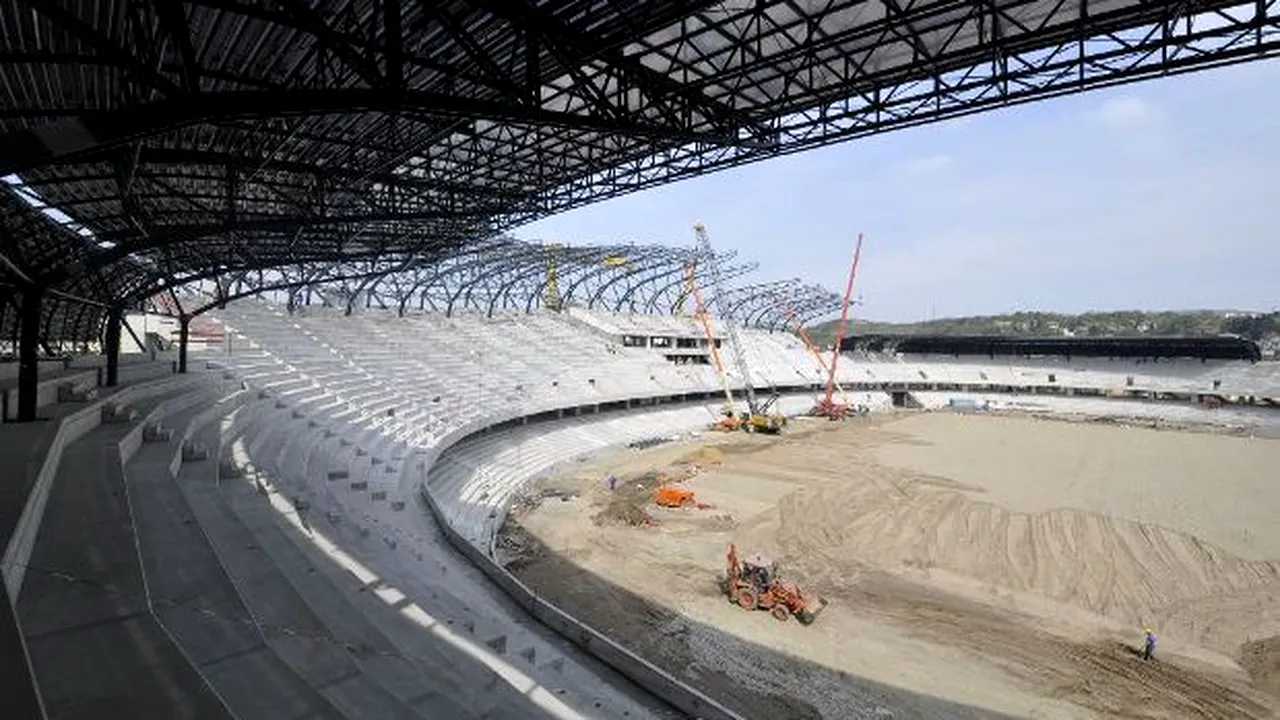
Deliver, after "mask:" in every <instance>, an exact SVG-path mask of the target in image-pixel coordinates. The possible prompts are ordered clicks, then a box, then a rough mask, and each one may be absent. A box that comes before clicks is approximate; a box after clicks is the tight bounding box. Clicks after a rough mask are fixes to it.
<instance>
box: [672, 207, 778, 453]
mask: <svg viewBox="0 0 1280 720" xmlns="http://www.w3.org/2000/svg"><path fill="white" fill-rule="evenodd" d="M693 232H694V236H695V237H697V239H698V246H699V248H700V249H701V250H702V256H703V257H704V258H706V261H707V267H708V270H709V271H710V275H711V284H712V287H713V288H714V289H715V293H716V294H715V297H714V298H712V300H713V301H714V302H715V303H716V306H717V307H716V309H717V310H718V311H719V313H718V314H719V316H720V323H721V324H722V325H723V326H724V333H725V339H726V340H728V342H729V350H730V352H732V353H733V361H734V365H736V366H737V369H738V374H739V375H740V376H741V377H742V389H743V391H744V394H745V395H746V400H747V412H745V413H742V414H740V415H739V416H738V417H737V418H736V421H737V422H736V425H735V427H734V428H733V429H737V428H742V429H744V430H746V431H747V432H764V433H778V432H781V431H782V428H783V427H784V426H785V425H786V424H787V416H786V415H783V414H782V413H776V412H775V413H770V412H769V410H770V408H772V407H773V403H774V402H775V401H777V399H778V396H777V394H776V393H775V394H774V395H773V396H772V397H770V398H769V399H768V400H766V401H764V402H763V403H762V402H760V401H759V400H758V399H757V397H756V389H755V386H754V385H752V381H751V367H750V366H749V365H748V364H747V356H746V353H745V352H744V351H743V348H742V342H741V340H739V338H738V331H737V328H736V327H735V326H734V324H733V323H732V322H730V321H729V318H728V313H726V312H725V307H724V302H725V301H724V297H725V292H724V282H723V279H722V278H721V275H720V263H719V262H717V261H716V256H715V253H714V252H713V251H712V249H711V238H710V237H709V236H708V235H707V228H706V226H705V225H703V224H702V223H695V224H694V226H693ZM725 384H726V387H727V386H728V381H727V380H726V381H725Z"/></svg>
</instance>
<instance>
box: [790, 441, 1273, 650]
mask: <svg viewBox="0 0 1280 720" xmlns="http://www.w3.org/2000/svg"><path fill="white" fill-rule="evenodd" d="M877 475H879V476H881V477H877ZM883 475H884V469H882V468H881V469H878V470H877V469H876V468H873V467H867V466H863V467H862V468H860V469H859V470H858V471H857V472H856V473H855V477H852V478H846V479H843V480H841V481H839V482H829V483H822V484H816V485H813V486H811V487H809V488H807V489H806V490H805V491H802V492H798V493H794V494H792V495H789V496H787V497H785V498H783V499H782V501H781V503H780V506H779V516H778V522H779V527H778V531H777V535H776V537H777V542H778V544H779V546H780V547H781V549H783V550H784V551H785V552H787V553H788V554H790V555H794V556H796V557H804V556H805V554H806V553H813V552H815V551H816V552H818V553H820V554H821V555H823V556H829V557H843V558H847V559H850V560H855V561H858V562H861V563H864V564H866V565H869V566H872V567H876V568H881V569H885V570H890V571H895V570H900V569H902V568H915V569H935V568H936V569H939V570H945V571H948V572H950V573H954V574H955V575H957V576H963V577H965V578H970V579H972V580H974V581H976V582H978V583H981V584H985V585H989V586H994V587H997V588H1002V589H1006V590H1012V591H1016V592H1025V593H1034V594H1036V595H1041V596H1045V597H1048V598H1052V599H1053V600H1055V601H1057V602H1060V603H1065V604H1068V605H1073V606H1076V607H1079V608H1081V609H1083V610H1087V611H1089V612H1091V613H1096V614H1099V615H1103V616H1106V617H1108V618H1111V619H1114V620H1117V621H1120V622H1122V623H1125V624H1127V625H1128V626H1130V627H1142V626H1143V625H1144V624H1149V623H1152V622H1154V621H1156V619H1157V618H1161V617H1164V616H1168V615H1170V614H1171V613H1172V612H1173V611H1175V610H1183V611H1185V610H1186V609H1187V605H1186V604H1187V603H1195V602H1203V601H1204V600H1205V599H1206V598H1214V597H1235V596H1237V595H1238V594H1239V593H1242V592H1248V591H1250V590H1252V589H1262V588H1266V589H1267V591H1268V594H1270V593H1271V592H1274V593H1276V594H1277V595H1280V584H1277V583H1280V564H1278V563H1275V562H1252V561H1246V560H1242V559H1240V558H1239V557H1236V556H1234V555H1232V554H1230V553H1228V552H1226V551H1224V550H1222V549H1221V548H1218V547H1214V546H1212V545H1210V544H1208V543H1206V542H1203V541H1202V540H1200V539H1199V538H1196V537H1194V536H1192V535H1189V534H1186V533H1181V532H1177V531H1174V530H1170V529H1167V528H1163V527H1158V526H1154V525H1149V524H1144V523H1136V522H1130V521H1126V520H1119V519H1116V518H1111V517H1107V516H1104V515H1101V514H1098V513H1091V512H1085V511H1081V510H1075V509H1059V510H1053V511H1050V512H1042V513H1020V512H1014V511H1011V510H1008V509H1006V508H1003V507H1000V506H996V505H993V504H990V503H987V502H981V501H978V500H974V499H972V498H971V497H970V496H968V495H966V494H964V493H962V492H957V491H955V490H951V489H948V488H945V487H938V486H937V484H936V483H935V482H934V481H932V480H929V481H926V482H919V481H916V480H914V479H911V478H906V477H904V478H900V479H889V480H886V479H883ZM1268 586H1270V587H1268ZM1195 619H1196V618H1194V617H1192V618H1189V619H1188V622H1186V623H1185V624H1186V626H1187V627H1186V629H1187V630H1188V631H1189V632H1195V631H1194V630H1193V629H1192V627H1193V626H1194V625H1195ZM1220 619H1221V620H1224V621H1225V620H1227V618H1220ZM1257 621H1258V616H1257V615H1254V616H1252V617H1250V618H1248V620H1247V622H1257ZM1235 622H1236V623H1237V624H1240V623H1242V622H1246V619H1245V618H1242V617H1237V618H1236V619H1235ZM1268 625H1276V627H1274V628H1273V631H1274V632H1275V633H1280V624H1278V623H1276V622H1275V619H1272V620H1271V621H1270V622H1269V623H1268ZM1260 629H1262V628H1257V627H1256V626H1255V627H1254V630H1255V631H1257V630H1260ZM1166 632H1167V631H1166ZM1215 632H1217V633H1218V637H1219V638H1220V640H1221V642H1219V643H1213V644H1215V645H1218V647H1217V649H1219V650H1221V651H1224V652H1227V653H1228V654H1234V652H1235V650H1236V648H1237V647H1238V644H1239V643H1238V642H1233V638H1229V637H1227V636H1224V635H1222V633H1221V629H1220V628H1217V629H1215ZM1199 634H1200V635H1201V636H1200V637H1194V638H1188V639H1195V640H1198V641H1205V640H1210V641H1211V640H1213V639H1214V638H1211V637H1208V636H1207V635H1205V632H1204V631H1202V632H1200V633H1199ZM1224 644H1225V646H1223V645H1224Z"/></svg>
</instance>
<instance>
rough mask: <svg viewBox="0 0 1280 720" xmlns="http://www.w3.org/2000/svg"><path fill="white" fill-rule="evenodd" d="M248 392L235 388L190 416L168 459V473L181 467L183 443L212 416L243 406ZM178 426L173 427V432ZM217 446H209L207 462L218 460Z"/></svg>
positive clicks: (175, 473)
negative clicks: (170, 457)
mask: <svg viewBox="0 0 1280 720" xmlns="http://www.w3.org/2000/svg"><path fill="white" fill-rule="evenodd" d="M249 398H250V393H249V392H248V391H245V390H237V391H235V392H232V393H230V394H229V395H226V396H224V397H222V398H220V399H219V400H218V402H216V403H213V404H211V405H210V406H209V407H208V408H206V409H204V410H201V411H200V412H198V413H196V414H195V415H193V416H192V417H191V420H190V421H189V422H188V423H187V425H186V427H184V428H181V430H182V433H181V436H180V437H179V438H178V448H177V450H176V451H174V454H173V459H172V460H170V461H169V474H170V475H172V476H173V477H177V476H178V470H179V469H180V468H181V467H182V447H183V445H185V444H186V443H187V442H188V441H189V440H191V438H192V437H193V436H195V434H196V432H197V431H198V430H199V429H200V428H202V427H204V426H205V425H207V424H209V423H210V422H213V420H214V418H216V417H220V416H222V415H225V414H227V413H229V412H231V410H232V409H234V408H238V407H241V406H243V405H244V404H245V403H247V402H248V401H249ZM177 431H178V428H174V434H175V435H176V434H178V433H177ZM218 451H219V448H216V447H211V448H209V462H214V463H216V462H218Z"/></svg>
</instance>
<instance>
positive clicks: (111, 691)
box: [17, 394, 232, 720]
mask: <svg viewBox="0 0 1280 720" xmlns="http://www.w3.org/2000/svg"><path fill="white" fill-rule="evenodd" d="M173 396H174V395H172V394H171V395H168V396H163V395H162V396H158V397H153V398H150V399H149V400H146V401H142V402H139V403H137V404H135V409H137V410H139V411H140V412H142V413H144V414H145V413H146V412H148V411H149V410H151V409H152V408H154V407H155V406H157V405H159V404H160V402H162V401H163V400H165V399H166V398H167V397H173ZM135 427H136V425H134V426H130V425H125V424H121V425H105V426H100V427H98V428H96V429H94V430H92V431H90V432H88V433H87V434H85V435H84V436H83V437H81V438H80V439H79V440H77V441H75V442H73V443H71V444H70V445H69V446H68V447H67V448H66V450H65V452H64V454H63V458H62V462H61V464H60V465H59V470H58V473H57V479H56V483H55V484H54V486H53V488H52V490H51V492H50V495H49V501H48V505H47V506H46V509H45V515H44V519H43V522H42V524H41V527H40V532H39V535H38V536H37V539H36V544H35V547H34V549H33V552H32V554H31V559H30V561H29V562H30V566H31V567H30V569H29V570H28V572H27V575H26V580H25V582H24V584H23V589H22V592H21V594H20V595H19V597H18V603H17V611H18V616H19V619H20V622H21V624H22V628H23V633H24V634H25V635H26V639H27V649H28V652H29V653H30V657H31V664H32V668H33V670H34V672H35V676H36V680H37V683H38V685H39V687H40V693H41V697H42V699H43V701H44V704H45V708H46V712H47V713H48V717H49V718H53V719H57V720H63V719H68V718H85V720H91V719H92V720H99V719H111V718H122V719H123V718H193V719H194V718H231V717H232V715H231V713H230V712H229V711H228V710H227V708H226V707H225V706H224V705H223V704H222V702H221V701H220V699H219V698H218V696H217V695H216V694H215V692H214V691H213V689H212V688H211V687H210V686H209V684H208V683H207V682H206V681H205V680H204V678H202V677H201V675H200V673H199V671H198V670H197V669H196V668H195V667H194V666H193V665H192V664H191V661H190V658H188V657H187V656H186V655H185V654H184V653H183V652H182V650H181V649H180V648H179V647H178V646H177V645H176V644H175V643H174V642H173V638H172V637H171V636H170V635H169V634H168V633H167V632H166V631H165V630H164V628H163V627H162V626H161V625H160V623H158V622H157V621H156V619H155V618H154V617H153V616H152V614H151V612H150V610H149V604H148V601H147V595H146V584H145V581H144V578H143V573H142V567H141V562H140V558H139V555H138V548H137V545H136V535H135V532H134V516H133V513H132V512H131V510H130V508H129V503H128V498H127V494H126V491H125V481H124V474H123V468H122V467H121V465H120V450H119V443H120V442H121V440H123V439H124V438H125V436H126V435H127V434H128V433H129V432H130V430H131V429H133V428H135Z"/></svg>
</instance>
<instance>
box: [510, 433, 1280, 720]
mask: <svg viewBox="0 0 1280 720" xmlns="http://www.w3.org/2000/svg"><path fill="white" fill-rule="evenodd" d="M691 463H692V464H696V465H697V466H698V467H699V468H700V469H701V472H699V473H698V474H697V475H696V476H694V477H693V478H692V479H690V480H688V481H687V483H686V484H687V486H688V487H689V488H690V489H692V490H693V491H694V492H695V493H696V496H697V499H698V500H699V501H701V502H704V503H709V504H710V505H712V506H713V507H711V508H706V509H693V508H685V509H680V510H669V509H664V508H658V507H655V506H654V505H652V504H651V503H647V502H646V500H647V497H648V488H649V487H650V486H652V484H653V482H654V480H653V478H652V477H649V478H645V477H644V474H645V473H651V472H653V471H660V472H663V471H667V472H671V471H676V470H678V469H679V468H681V467H687V466H688V465H689V464H691ZM611 473H612V474H615V475H617V476H619V477H620V478H622V479H623V481H622V482H621V483H620V484H619V486H618V487H617V489H615V490H610V489H609V488H608V484H607V482H605V480H604V479H605V478H606V477H607V476H608V475H609V474H611ZM541 487H542V489H544V490H547V489H550V490H565V489H569V490H576V491H578V492H579V493H580V494H578V495H577V496H576V497H572V498H568V499H559V498H557V499H554V500H553V499H548V500H545V501H543V502H541V503H540V504H535V503H530V505H529V506H528V507H526V508H525V509H523V510H521V511H519V512H516V513H514V514H513V518H512V519H511V520H510V521H509V522H508V526H507V529H506V531H505V532H504V537H503V540H502V542H501V544H500V545H501V547H502V548H503V549H504V551H505V552H506V553H507V554H508V557H510V558H512V559H513V560H512V562H511V563H510V565H509V567H510V568H511V569H512V570H513V571H515V572H516V573H517V574H518V575H519V576H520V577H522V578H523V579H524V580H525V581H526V582H528V583H530V584H531V585H532V586H533V587H535V588H536V589H537V590H539V591H540V592H542V593H544V594H546V595H547V596H548V597H550V598H551V599H552V600H554V601H555V602H557V603H558V604H560V605H561V606H562V607H564V608H565V609H566V610H568V611H569V612H571V613H574V614H575V615H578V616H579V617H582V618H584V619H586V620H587V621H589V622H591V623H592V624H593V625H594V626H595V627H597V628H598V629H600V630H602V631H604V632H607V633H609V634H611V635H612V636H613V637H615V639H617V640H619V641H620V642H622V643H624V644H626V645H628V646H631V647H633V648H635V649H637V650H638V651H640V652H641V653H642V654H645V655H646V656H647V657H649V658H651V659H653V660H655V661H656V662H658V663H659V664H661V665H663V666H664V667H666V668H667V669H668V670H670V671H671V672H673V673H676V674H678V675H680V676H681V677H683V678H685V679H686V680H689V681H691V682H693V683H694V684H696V685H699V686H701V687H703V688H704V689H705V690H706V691H707V692H709V693H710V694H712V695H715V696H717V697H718V698H720V699H721V700H723V701H726V702H728V703H729V704H731V705H733V706H734V707H736V708H737V709H739V710H740V711H742V712H743V713H744V714H747V715H749V716H751V717H757V718H810V717H811V718H818V717H822V718H854V717H899V718H907V717H919V718H955V717H992V716H999V715H1008V716H1015V717H1043V718H1060V717H1062V718H1066V717H1070V718H1075V717H1095V716H1098V715H1104V716H1124V717H1219V718H1244V717H1272V716H1274V714H1275V713H1276V712H1277V711H1278V710H1280V440H1273V439H1252V438H1248V437H1235V436H1227V435H1219V434H1210V433H1197V432H1175V431H1168V430H1152V429H1147V428H1140V427H1124V426H1115V425H1104V424H1089V423H1076V422H1063V421H1056V420H1042V419H1031V418H1022V417H1001V416H984V415H957V414H950V413H928V414H905V415H896V416H894V415H890V416H879V417H873V418H871V419H868V420H861V421H850V422H849V423H848V424H845V425H830V424H827V423H820V422H816V421H810V422H797V423H794V424H793V425H792V431H791V432H790V433H789V434H788V435H787V436H785V437H782V438H765V437H753V436H732V437H730V436H706V437H703V438H701V439H700V440H698V441H695V442H686V443H678V444H669V445H663V446H659V447H656V448H651V449H649V450H645V451H626V452H622V453H619V454H618V455H616V456H613V457H610V458H608V459H607V460H605V461H602V462H598V463H593V464H590V465H584V466H579V467H578V468H575V471H574V472H573V473H570V474H566V475H563V476H560V477H556V478H551V479H548V480H545V481H543V482H542V483H541ZM646 514H647V515H648V516H650V517H652V518H653V519H654V520H656V524H644V523H641V524H639V525H638V526H637V525H633V524H631V523H633V522H636V521H639V520H642V519H643V518H644V516H645V515H646ZM731 541H732V542H735V543H737V545H738V547H739V548H740V550H742V551H744V552H756V551H759V552H763V553H766V554H768V555H771V556H773V557H774V558H776V559H778V560H779V561H780V564H781V567H782V569H783V573H784V577H786V578H788V579H790V580H794V581H798V582H800V583H802V584H803V586H804V587H805V589H806V591H808V592H810V593H817V594H821V595H822V596H824V597H826V598H827V599H829V600H830V601H831V604H830V606H829V607H828V608H827V610H826V612H824V613H823V614H822V615H821V617H819V618H818V620H817V622H815V623H814V624H813V625H812V626H810V627H802V626H801V625H799V624H798V623H797V622H795V621H794V620H793V621H788V622H778V621H776V620H774V619H772V618H770V617H769V616H768V615H767V614H766V613H760V612H747V611H743V610H740V609H738V608H736V607H734V606H731V605H729V604H728V603H727V602H726V599H725V598H724V597H723V596H722V595H720V594H718V590H717V587H716V580H717V578H718V577H720V576H721V575H722V573H723V568H724V553H725V548H726V545H727V543H729V542H731ZM1145 625H1150V626H1152V627H1154V628H1156V630H1157V632H1158V633H1159V635H1160V646H1159V651H1158V657H1157V661H1156V662H1153V663H1144V662H1143V661H1141V660H1140V659H1138V658H1137V657H1135V653H1134V649H1135V648H1136V646H1137V645H1138V643H1139V642H1140V639H1141V632H1140V631H1141V628H1142V627H1143V626H1145Z"/></svg>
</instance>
